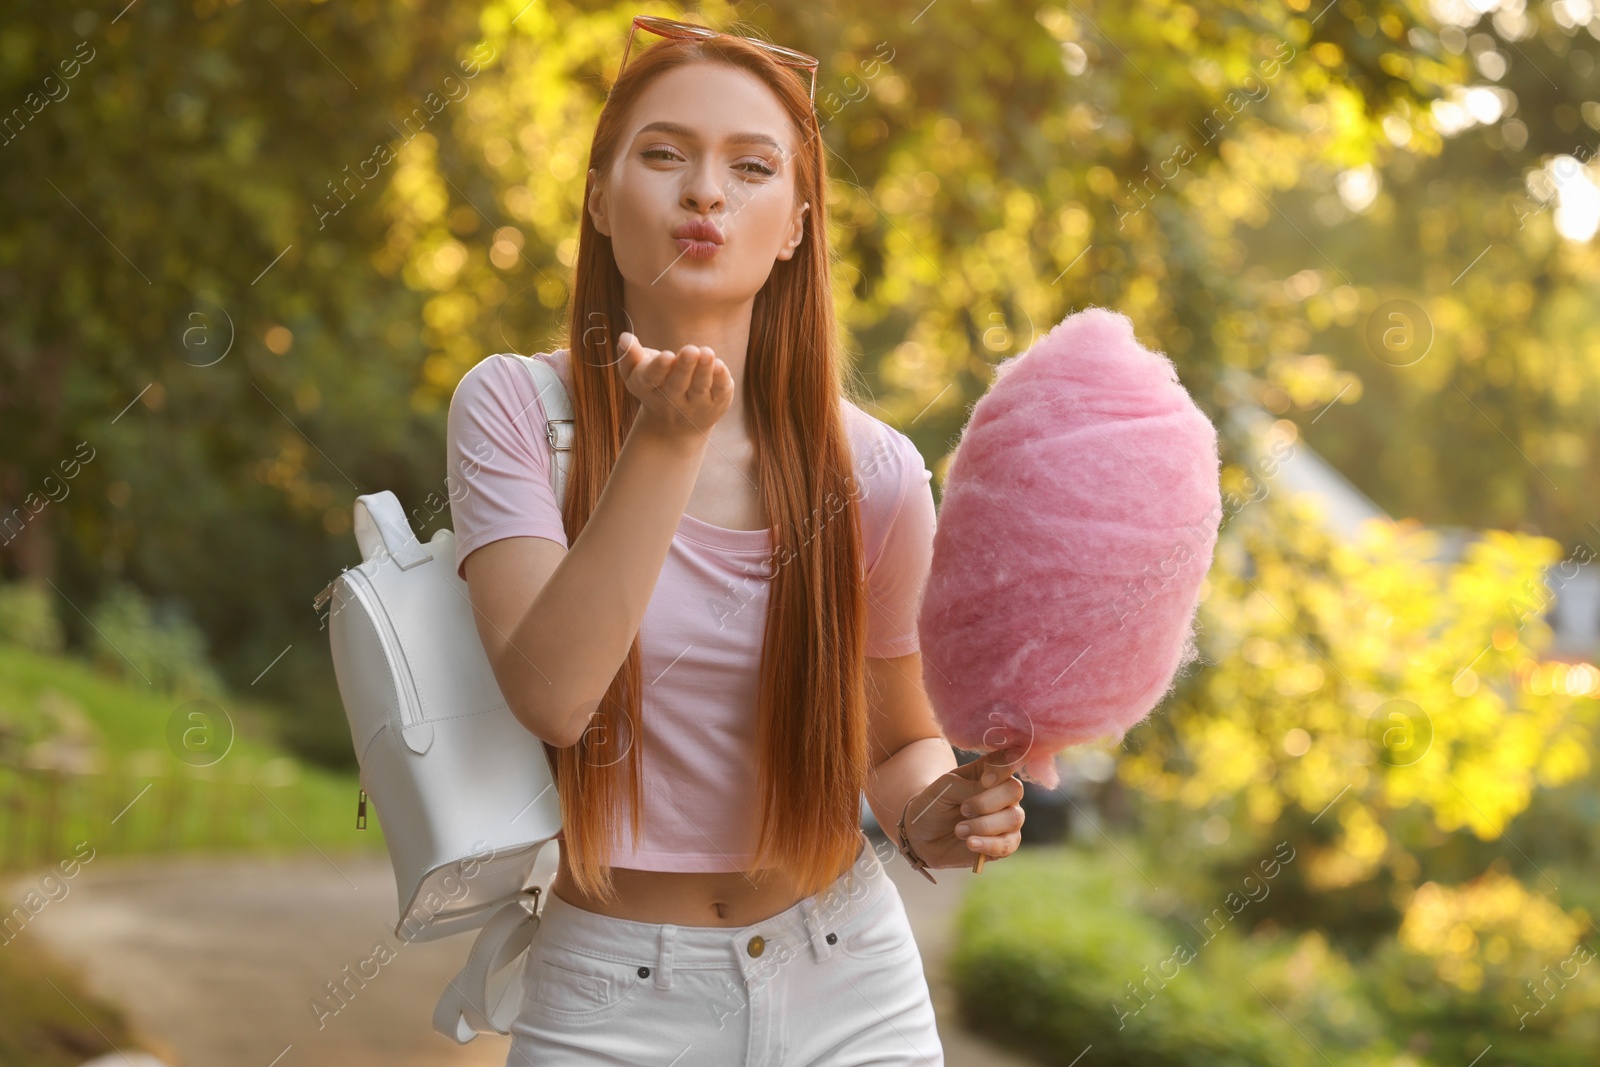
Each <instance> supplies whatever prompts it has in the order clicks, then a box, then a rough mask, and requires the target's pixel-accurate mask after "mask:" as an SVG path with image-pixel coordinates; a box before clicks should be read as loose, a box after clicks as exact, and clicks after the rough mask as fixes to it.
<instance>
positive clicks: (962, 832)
mask: <svg viewBox="0 0 1600 1067" xmlns="http://www.w3.org/2000/svg"><path fill="white" fill-rule="evenodd" d="M970 833H972V827H970V826H968V825H967V824H966V823H962V824H960V825H959V826H957V827H956V836H957V837H966V836H967V835H968V834H970Z"/></svg>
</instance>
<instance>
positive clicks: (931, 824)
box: [905, 749, 1024, 868]
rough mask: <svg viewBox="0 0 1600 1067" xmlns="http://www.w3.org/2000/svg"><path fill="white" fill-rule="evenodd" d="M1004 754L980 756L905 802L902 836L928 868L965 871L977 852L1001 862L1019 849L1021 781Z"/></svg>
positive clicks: (949, 772) (940, 778)
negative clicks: (952, 868) (904, 835)
mask: <svg viewBox="0 0 1600 1067" xmlns="http://www.w3.org/2000/svg"><path fill="white" fill-rule="evenodd" d="M1007 755H1008V753H1007V750H1004V749H1000V750H996V751H994V752H989V753H986V754H984V755H983V756H980V757H979V758H977V759H975V760H973V761H972V762H971V763H965V764H962V765H961V766H960V767H957V768H956V769H955V770H952V771H946V772H945V773H944V774H941V775H940V776H939V777H937V778H935V779H934V780H933V781H932V782H931V783H930V784H929V785H928V787H927V788H926V789H924V790H922V792H920V793H918V794H917V795H916V796H914V797H912V798H911V804H910V806H909V807H908V808H907V809H906V813H905V814H906V837H908V838H909V839H910V841H911V847H912V848H913V849H915V850H916V853H917V855H919V856H921V857H922V858H923V860H924V861H926V862H927V864H928V866H929V867H934V868H945V867H971V866H972V860H973V857H974V856H976V855H978V854H979V853H980V852H981V853H982V854H984V855H985V856H988V857H989V858H990V859H1003V858H1005V857H1006V856H1009V855H1011V854H1012V853H1013V852H1015V851H1016V850H1017V848H1018V847H1019V846H1020V845H1021V844H1022V834H1021V828H1022V820H1023V818H1024V816H1023V811H1022V807H1021V805H1020V803H1019V801H1021V800H1022V782H1021V781H1020V780H1019V779H1017V778H1015V777H1014V776H1013V775H1012V774H1011V773H1010V768H1011V767H1013V766H1015V763H1013V762H1011V761H1010V760H1008V759H1007Z"/></svg>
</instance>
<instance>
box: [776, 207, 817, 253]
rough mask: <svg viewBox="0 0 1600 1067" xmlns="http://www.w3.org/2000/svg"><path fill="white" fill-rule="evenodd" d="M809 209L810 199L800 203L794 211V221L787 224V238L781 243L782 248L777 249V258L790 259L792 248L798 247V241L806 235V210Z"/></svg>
mask: <svg viewBox="0 0 1600 1067" xmlns="http://www.w3.org/2000/svg"><path fill="white" fill-rule="evenodd" d="M810 210H811V201H809V200H808V201H806V202H805V203H804V204H801V205H800V209H799V210H798V211H796V212H795V213H794V221H793V222H792V223H791V224H790V225H789V239H788V240H787V241H785V242H784V243H783V248H781V249H779V251H778V258H779V259H792V258H793V257H794V250H795V249H796V248H799V247H800V242H801V241H802V240H803V239H804V238H805V235H806V212H807V211H810Z"/></svg>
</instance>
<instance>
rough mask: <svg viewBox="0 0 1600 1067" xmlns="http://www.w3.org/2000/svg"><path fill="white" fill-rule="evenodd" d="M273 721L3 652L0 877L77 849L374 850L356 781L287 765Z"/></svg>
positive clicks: (10, 649) (241, 704)
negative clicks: (358, 820)
mask: <svg viewBox="0 0 1600 1067" xmlns="http://www.w3.org/2000/svg"><path fill="white" fill-rule="evenodd" d="M327 713H328V714H330V715H337V716H341V717H342V716H343V710H342V709H341V708H339V707H338V706H336V705H335V706H333V707H330V708H328V709H327ZM270 721H271V720H270V717H269V716H268V715H267V713H266V712H265V709H264V708H263V707H262V706H261V705H260V704H256V703H252V702H250V701H246V700H240V699H234V698H225V699H223V700H219V701H214V702H213V701H198V702H192V701H188V700H185V699H183V698H180V697H174V696H170V695H165V694H160V693H157V692H153V691H151V690H150V688H149V687H147V686H144V685H142V684H138V683H132V684H130V683H128V682H126V681H123V680H120V679H118V678H112V677H107V676H104V675H102V674H99V673H97V672H96V671H95V670H94V669H93V668H92V667H90V666H88V665H87V664H85V663H83V662H81V661H79V660H76V659H73V658H69V657H58V656H49V655H43V654H40V653H37V652H32V651H29V650H26V649H23V648H19V647H17V646H12V645H0V745H3V747H0V754H3V755H0V870H18V869H29V868H33V867H40V866H50V865H54V864H55V863H57V862H59V861H60V860H61V859H63V858H65V857H67V856H68V855H70V854H71V852H72V847H73V846H74V845H75V844H76V843H78V842H80V841H87V842H89V843H90V844H91V845H92V846H93V847H94V849H95V851H96V853H97V854H99V855H106V854H111V855H131V854H148V853H162V852H174V851H178V852H195V851H210V850H229V851H233V850H240V849H246V850H261V851H278V850H286V849H288V850H292V849H303V848H308V847H311V846H313V845H314V846H316V847H318V848H324V849H336V850H381V849H382V848H383V837H382V832H381V830H380V829H379V827H378V824H377V820H376V819H374V818H369V819H368V823H367V827H368V828H367V829H365V830H358V829H356V827H355V812H356V799H357V791H358V789H359V783H358V780H357V778H356V776H355V775H354V773H343V774H341V773H336V772H330V771H328V770H325V769H323V768H319V767H313V766H309V765H306V764H303V763H301V762H300V761H298V760H296V759H295V758H293V757H292V756H291V755H288V754H287V753H286V752H285V750H283V749H282V748H281V747H280V746H279V745H277V744H276V743H275V740H274V738H273V736H272V732H271V730H270V728H269V727H268V725H267V724H268V723H269V722H270ZM369 814H370V809H369Z"/></svg>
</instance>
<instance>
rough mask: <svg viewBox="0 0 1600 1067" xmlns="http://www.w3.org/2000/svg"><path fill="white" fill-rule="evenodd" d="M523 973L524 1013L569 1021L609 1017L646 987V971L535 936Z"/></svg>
mask: <svg viewBox="0 0 1600 1067" xmlns="http://www.w3.org/2000/svg"><path fill="white" fill-rule="evenodd" d="M528 953H529V955H528V965H527V970H526V971H525V972H524V974H523V998H522V1005H523V1010H524V1011H535V1012H538V1013H541V1014H543V1015H545V1016H547V1017H549V1018H552V1019H558V1020H564V1021H567V1022H589V1021H593V1020H598V1019H601V1018H605V1017H609V1016H611V1015H612V1014H613V1013H615V1012H616V1010H617V1009H618V1008H620V1007H621V1006H622V1005H623V1004H625V1003H627V1002H628V1000H629V999H631V998H632V997H633V995H634V994H635V993H637V992H638V991H639V990H640V989H642V988H643V987H644V978H643V977H641V976H640V974H639V972H640V970H641V968H640V967H639V966H638V965H637V964H632V963H621V962H619V961H617V960H608V959H604V958H601V957H599V956H591V955H588V954H587V953H585V952H582V951H581V950H579V949H575V948H570V947H568V946H566V945H562V944H557V943H554V942H550V941H546V940H543V939H541V938H539V937H535V938H534V940H533V944H532V945H530V946H529V948H528Z"/></svg>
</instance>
